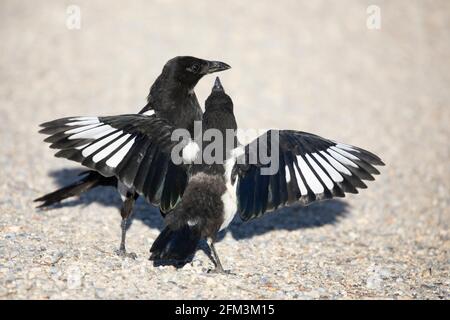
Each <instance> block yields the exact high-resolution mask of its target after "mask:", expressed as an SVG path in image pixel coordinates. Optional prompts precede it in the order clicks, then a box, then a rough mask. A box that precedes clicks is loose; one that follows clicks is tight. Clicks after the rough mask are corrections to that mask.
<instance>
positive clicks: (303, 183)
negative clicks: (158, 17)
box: [43, 78, 384, 272]
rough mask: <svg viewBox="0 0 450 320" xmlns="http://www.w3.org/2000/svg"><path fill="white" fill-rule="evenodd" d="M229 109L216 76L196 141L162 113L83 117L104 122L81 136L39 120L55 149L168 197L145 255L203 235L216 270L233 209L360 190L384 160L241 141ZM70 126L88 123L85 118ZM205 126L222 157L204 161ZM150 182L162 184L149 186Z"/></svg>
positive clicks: (245, 211) (324, 145)
mask: <svg viewBox="0 0 450 320" xmlns="http://www.w3.org/2000/svg"><path fill="white" fill-rule="evenodd" d="M233 108H234V106H233V101H232V100H231V98H230V97H229V96H228V95H227V94H226V93H225V91H224V89H223V86H222V84H221V82H220V79H219V78H217V79H216V81H215V83H214V86H213V88H212V91H211V94H210V96H209V97H208V98H207V100H206V102H205V113H204V115H203V119H202V122H201V123H202V133H203V135H202V140H200V141H199V140H198V139H197V138H195V137H194V139H191V138H189V139H182V141H181V142H180V141H179V140H177V139H176V137H175V139H174V133H175V132H177V130H178V129H177V128H176V127H174V126H173V124H171V123H170V122H169V121H167V120H166V119H162V118H159V117H146V116H143V115H121V116H112V117H97V118H94V119H91V120H90V121H93V122H95V124H96V125H97V126H109V127H111V129H113V130H112V131H111V132H110V133H109V134H108V135H105V136H101V137H93V138H92V137H91V138H89V139H87V138H84V137H80V136H78V137H76V138H73V139H70V137H71V135H73V133H71V132H68V130H71V129H70V128H72V124H73V123H74V122H79V121H86V120H84V119H80V118H63V119H59V120H55V121H52V122H48V123H46V124H44V125H43V126H44V130H45V133H48V134H51V137H54V136H56V135H58V134H59V133H60V132H64V135H65V138H64V141H62V147H60V149H62V150H61V151H59V152H58V153H59V156H61V157H64V158H67V159H71V160H75V161H78V162H82V163H87V164H90V165H91V167H93V168H95V169H96V170H99V171H100V172H101V173H102V174H103V175H105V176H115V177H117V178H118V179H119V181H121V182H122V183H123V184H124V185H125V186H127V187H128V188H132V189H133V190H135V192H137V193H138V194H140V195H143V196H144V197H145V198H146V200H147V201H149V202H150V203H154V202H155V199H156V200H157V199H163V200H164V201H169V202H170V206H171V208H173V209H172V210H171V211H170V212H168V213H167V214H166V215H165V217H164V219H165V224H166V226H165V228H164V229H163V231H162V232H161V233H160V234H159V236H158V237H157V238H156V240H155V241H154V243H153V245H152V247H151V249H150V253H151V255H150V260H154V261H160V260H178V261H185V260H186V259H188V258H189V257H190V256H192V255H193V254H194V253H195V251H196V249H197V246H198V243H199V241H200V240H201V239H206V240H207V243H208V246H209V248H210V249H211V253H212V255H213V261H214V263H215V269H214V270H212V271H215V272H225V271H224V269H223V267H222V264H221V262H220V259H219V256H218V254H217V251H216V249H215V247H214V243H215V241H216V237H217V234H218V232H219V231H221V230H223V229H225V228H226V227H228V225H229V224H230V223H231V221H232V219H233V218H234V216H235V215H236V214H237V213H239V215H240V217H241V219H242V220H244V221H248V220H251V219H255V218H258V217H261V216H263V215H264V214H265V213H266V212H270V211H273V210H276V209H278V208H281V207H283V206H289V205H292V204H294V203H301V204H304V205H307V204H310V203H312V202H315V201H319V200H325V199H331V198H334V197H344V196H345V194H346V193H358V189H364V188H367V186H366V184H365V183H364V182H363V180H374V177H373V176H374V175H377V174H379V173H380V172H379V171H378V170H377V169H376V168H375V166H378V165H379V166H381V165H384V163H383V162H382V160H381V159H380V158H379V157H378V156H376V155H374V154H373V153H371V152H369V151H366V150H364V149H361V148H359V147H355V146H352V145H348V144H344V143H339V142H336V141H333V140H329V139H325V138H322V137H320V136H317V135H314V134H311V133H307V132H301V131H294V130H274V129H271V130H268V131H267V132H265V133H264V134H262V135H260V136H259V137H257V138H256V139H255V140H253V141H252V142H250V143H249V144H247V145H241V144H240V143H239V141H238V139H237V133H236V130H237V124H236V119H235V117H234V113H233ZM88 121H89V120H88ZM79 126H80V127H85V128H89V126H91V122H89V123H87V122H85V123H82V124H80V125H79ZM86 130H91V129H86ZM208 130H215V131H214V132H216V133H217V132H218V133H220V134H222V136H223V135H225V136H226V137H227V139H226V140H227V141H226V142H223V141H222V143H221V148H222V152H221V156H219V157H218V158H219V159H221V160H223V161H220V160H219V161H215V162H210V161H208V162H207V161H206V158H205V157H204V155H205V153H206V151H207V149H208V148H209V146H210V145H211V144H213V142H211V143H210V144H204V143H203V140H205V141H211V140H209V139H206V138H205V135H206V133H207V132H208ZM230 131H231V134H230ZM83 132H84V131H83ZM75 134H77V133H75ZM275 138H276V139H275ZM51 140H52V139H51ZM215 142H216V141H214V143H215ZM219 143H220V141H219ZM216 145H217V144H216ZM261 150H263V151H264V150H265V151H266V152H267V154H265V153H264V152H261ZM213 151H214V152H211V154H214V153H215V152H216V150H215V149H214V150H213ZM177 154H178V157H177V156H176V155H177ZM267 155H269V157H267ZM179 158H181V159H182V161H181V162H180V161H179ZM161 159H163V160H161ZM203 159H204V160H205V161H204V160H203ZM267 159H269V161H267ZM215 160H217V158H215ZM166 162H170V163H171V165H173V166H174V167H175V168H177V169H178V170H180V171H182V172H184V173H185V175H186V177H187V181H186V183H180V181H177V180H170V179H167V175H166V176H164V175H158V174H157V173H158V172H159V171H161V170H166V169H167V168H166V167H164V166H161V163H166ZM275 164H277V165H275ZM273 168H276V170H272V171H270V170H269V169H273ZM155 180H162V181H164V183H157V184H156V185H158V186H161V187H160V188H158V189H155V188H151V187H150V186H152V185H155V183H154V182H155Z"/></svg>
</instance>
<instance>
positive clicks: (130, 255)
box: [116, 249, 137, 260]
mask: <svg viewBox="0 0 450 320" xmlns="http://www.w3.org/2000/svg"><path fill="white" fill-rule="evenodd" d="M116 254H117V255H118V256H119V257H122V258H130V259H133V260H136V258H137V254H136V253H134V252H126V251H125V250H121V249H118V250H116Z"/></svg>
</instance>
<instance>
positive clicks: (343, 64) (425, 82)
mask: <svg viewBox="0 0 450 320" xmlns="http://www.w3.org/2000/svg"><path fill="white" fill-rule="evenodd" d="M282 3H283V5H282V6H281V5H278V6H274V5H273V4H272V2H268V1H267V2H266V1H258V2H256V1H254V2H252V4H251V5H249V4H247V5H245V4H244V2H242V1H227V2H226V4H225V3H224V2H223V1H221V2H220V3H217V4H215V5H213V4H212V3H211V2H210V1H195V2H189V3H188V2H182V3H178V2H175V1H155V2H154V3H151V2H150V1H128V2H126V4H125V3H124V2H123V1H117V2H112V1H110V2H108V4H107V5H106V4H105V2H100V1H70V2H68V1H40V2H39V4H37V3H32V2H30V1H16V0H14V1H5V0H2V1H1V3H0V39H2V40H1V43H0V117H1V120H2V122H1V127H0V137H1V152H0V192H1V194H2V196H1V197H0V297H1V298H3V299H10V298H13V299H26V298H36V299H59V298H71V299H74V298H75V299H78V298H88V299H93V298H100V299H109V298H112V299H122V298H138V299H146V298H150V299H152V298H156V299H160V298H168V299H172V298H181V299H185V298H194V299H206V298H257V299H260V298H261V299H268V298H275V299H291V298H294V299H303V298H304V299H316V298H325V299H329V298H330V299H335V298H336V299H355V298H364V299H365V298H369V299H372V298H389V299H411V298H413V299H414V298H421V299H422V298H431V299H449V298H450V291H449V287H450V280H449V279H450V277H449V262H450V255H449V249H450V233H449V223H450V210H449V204H450V198H449V189H450V179H449V177H450V172H449V160H450V148H449V134H450V127H449V123H450V112H449V110H450V109H449V107H450V105H449V101H450V99H449V98H450V93H449V89H450V88H449V84H450V63H449V61H450V41H449V39H450V37H449V32H450V2H449V1H418V0H417V1H406V0H405V1H377V3H378V5H379V6H380V8H381V17H382V20H381V21H382V25H381V29H380V30H368V29H367V27H366V18H367V14H366V8H367V6H368V5H369V4H371V3H372V2H367V1H357V0H355V1H339V2H337V1H304V2H302V3H300V1H283V2H282ZM69 4H77V5H79V6H80V8H81V13H82V15H81V29H80V30H69V29H67V28H66V21H65V20H66V16H67V15H66V8H67V5H69ZM183 54H191V55H196V56H199V57H204V58H210V59H213V58H214V59H220V60H223V61H226V62H228V63H229V64H230V65H232V67H233V69H231V70H229V71H227V72H226V73H223V74H222V75H221V78H222V82H223V84H224V86H225V88H226V90H227V91H228V93H230V94H231V95H232V97H233V99H234V101H235V113H236V117H237V119H238V124H239V126H240V127H242V128H269V127H280V128H291V129H298V130H303V131H309V132H314V133H316V134H320V135H322V136H325V137H329V138H333V139H335V140H338V141H342V142H346V143H349V144H354V145H358V146H361V147H363V148H366V149H368V150H371V151H373V152H375V153H376V154H378V155H380V156H381V157H382V159H383V160H384V161H385V162H386V164H387V166H386V167H384V168H382V175H381V176H379V178H378V179H377V181H375V182H371V183H370V184H369V188H368V189H367V190H364V191H363V192H361V194H359V195H350V196H348V197H347V198H345V199H344V201H329V202H323V203H319V204H314V205H311V206H310V207H307V208H302V207H293V208H290V209H286V210H282V211H279V212H275V213H272V214H269V215H267V216H265V217H263V218H262V219H259V220H256V221H253V222H250V223H246V224H243V223H242V222H241V221H239V220H238V219H236V220H235V221H234V222H233V224H232V226H231V228H230V229H229V230H228V231H227V232H226V233H225V234H223V239H222V240H221V241H220V242H219V243H218V245H217V249H218V251H219V254H220V255H221V258H222V262H223V264H224V265H225V267H226V268H228V269H231V270H232V271H233V272H234V274H233V275H229V276H223V275H215V274H208V273H206V270H207V269H208V268H210V267H211V266H212V263H211V262H210V260H209V259H208V257H207V256H206V254H205V253H204V252H203V251H202V250H200V251H198V253H197V254H196V256H195V258H194V260H193V262H192V263H190V264H187V265H186V266H185V267H184V268H182V269H179V270H176V269H175V268H174V267H154V266H153V265H152V264H151V263H150V261H148V260H147V259H148V256H149V253H148V250H149V248H150V246H151V244H152V242H153V241H154V239H155V238H156V237H157V235H158V233H159V231H160V230H161V228H162V225H163V223H162V221H161V218H160V217H159V215H158V213H157V211H155V209H153V208H150V207H149V206H148V205H147V204H145V203H144V202H142V201H140V202H138V204H137V207H136V211H135V212H136V215H135V219H134V221H133V223H132V225H131V227H130V229H129V233H128V248H129V249H130V250H132V251H135V252H136V253H137V254H138V259H137V260H135V261H133V260H129V259H125V260H124V259H122V258H119V257H117V256H115V254H114V253H113V251H114V250H115V249H116V248H117V246H118V241H119V235H120V229H119V224H120V215H119V213H118V206H119V205H120V199H119V197H118V195H117V194H116V193H115V191H114V190H112V189H103V190H98V191H93V192H91V193H89V194H86V195H84V196H82V197H81V198H80V199H74V200H72V201H67V202H65V203H64V204H63V205H62V206H60V207H58V208H55V209H53V210H49V211H37V210H35V209H34V204H33V203H32V199H34V198H36V197H37V196H39V195H42V193H44V192H48V191H52V190H53V189H54V188H56V187H58V186H61V185H63V184H66V183H68V182H70V181H72V180H73V179H74V174H76V173H77V172H79V170H80V167H78V166H76V165H75V164H73V163H70V162H69V161H66V160H62V159H56V158H54V157H53V153H52V151H51V150H49V149H48V146H47V145H46V144H44V143H43V142H42V139H43V136H41V135H39V134H37V130H38V124H39V123H41V122H44V121H46V120H51V119H54V118H58V117H63V116H68V115H112V114H120V113H130V112H136V111H138V109H139V108H140V107H142V106H143V105H144V101H145V97H146V95H147V91H148V88H149V86H150V84H151V83H152V82H153V81H154V79H155V77H156V76H157V75H158V74H159V72H160V70H161V68H162V65H163V64H164V63H165V61H166V60H168V59H169V58H171V57H173V56H175V55H183ZM213 79H214V77H212V76H210V77H207V78H205V79H204V80H203V81H202V82H201V83H200V84H199V86H198V89H197V95H198V97H199V99H200V101H204V99H205V98H206V96H207V94H208V92H209V90H210V88H211V85H212V82H213Z"/></svg>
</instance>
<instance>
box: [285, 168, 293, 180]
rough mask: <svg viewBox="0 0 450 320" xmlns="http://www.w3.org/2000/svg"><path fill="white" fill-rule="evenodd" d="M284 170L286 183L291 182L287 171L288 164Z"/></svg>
mask: <svg viewBox="0 0 450 320" xmlns="http://www.w3.org/2000/svg"><path fill="white" fill-rule="evenodd" d="M284 172H286V182H287V183H289V182H291V173H290V172H289V167H288V166H285V167H284Z"/></svg>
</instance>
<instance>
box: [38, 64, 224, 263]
mask: <svg viewBox="0 0 450 320" xmlns="http://www.w3.org/2000/svg"><path fill="white" fill-rule="evenodd" d="M229 68H230V66H229V65H228V64H226V63H223V62H220V61H208V60H203V59H199V58H195V57H190V56H179V57H175V58H173V59H171V60H169V61H168V62H167V63H166V64H165V66H164V68H163V70H162V73H161V74H160V75H159V77H158V78H157V79H156V81H155V82H154V83H153V85H152V86H151V88H150V93H149V95H148V97H147V104H146V106H145V107H144V108H143V109H142V110H141V111H140V112H139V114H142V115H145V116H153V117H158V118H161V119H165V120H167V122H168V123H170V124H171V125H172V126H174V127H175V128H184V129H187V130H188V131H189V132H190V133H191V134H193V128H194V127H193V126H194V121H201V119H202V109H201V108H200V105H199V103H198V100H197V97H196V95H195V92H194V88H195V86H196V84H197V83H198V81H199V80H200V79H201V78H202V77H203V76H204V75H206V74H209V73H213V72H218V71H223V70H227V69H229ZM69 119H73V120H74V121H71V122H67V126H69V127H70V129H68V130H62V131H59V129H54V128H53V129H52V128H49V126H48V125H46V124H44V127H45V128H44V129H43V130H41V132H42V133H46V134H53V136H51V137H49V138H48V139H46V140H45V141H47V142H50V143H52V144H51V148H57V149H63V150H66V151H61V152H59V153H58V154H57V155H56V156H64V154H67V153H68V152H70V151H67V149H68V148H71V147H73V146H74V145H78V144H77V142H78V141H81V140H79V139H99V138H101V137H108V139H105V140H103V141H104V143H105V144H106V142H107V141H110V140H111V141H112V139H113V138H114V137H115V134H112V133H113V132H114V128H113V127H111V126H109V125H100V123H99V122H98V120H97V118H96V117H74V118H69ZM53 123H55V122H53ZM56 123H61V122H56ZM83 141H85V140H83ZM133 150H134V149H133ZM133 150H131V151H133ZM93 151H94V150H92V148H87V150H83V154H84V155H86V154H88V153H89V154H90V153H92V155H94V152H93ZM97 151H100V150H97ZM140 156H141V155H140V154H133V161H140V160H142V159H140V158H139V157H140ZM98 158H99V156H98V155H97V156H96V158H95V160H98ZM164 161H165V160H164V159H161V160H160V163H159V166H160V168H159V171H158V172H155V178H154V180H155V181H154V182H153V183H152V184H151V185H149V186H147V188H149V189H151V188H153V189H155V190H157V189H158V188H160V187H161V183H162V182H164V181H167V183H168V184H169V181H171V182H173V187H174V188H181V189H183V188H184V184H185V183H186V181H187V179H186V174H185V173H184V172H183V171H180V170H178V169H177V168H176V167H175V166H173V165H172V164H171V163H170V162H164ZM81 163H82V164H83V165H85V166H87V167H89V168H91V169H94V170H89V171H85V172H83V173H82V174H83V175H84V177H83V178H81V179H80V180H78V181H76V182H75V183H73V184H71V185H69V186H66V187H64V188H61V189H59V190H56V191H54V192H52V193H49V194H46V195H44V196H42V197H40V198H37V199H35V201H40V202H43V203H42V204H41V205H40V206H38V207H48V206H51V205H53V204H55V203H58V202H60V201H61V200H63V199H66V198H69V197H73V196H78V195H80V194H81V193H83V192H86V191H88V190H90V189H93V188H95V187H98V186H114V187H117V188H118V191H119V193H120V194H121V197H122V201H123V204H122V208H121V210H120V212H121V216H122V222H121V230H122V236H121V242H120V247H119V250H117V253H118V254H119V255H121V256H127V257H132V258H135V257H136V255H135V254H134V253H127V252H126V248H125V237H126V230H127V225H128V221H129V219H130V217H131V214H132V210H133V206H134V202H135V201H136V199H137V198H138V193H136V191H135V190H134V188H129V187H127V186H126V185H129V179H130V176H129V174H130V173H129V172H128V173H127V174H128V175H124V176H123V178H124V181H125V182H126V183H125V184H124V183H121V182H120V181H119V180H118V179H117V177H115V176H114V175H111V174H110V173H109V172H108V173H106V174H105V172H104V171H102V170H97V168H98V166H100V164H99V163H98V161H91V162H90V161H88V160H86V161H81ZM164 175H166V177H165V176H164ZM151 200H152V203H154V204H155V205H159V206H160V210H161V213H163V214H164V213H165V212H167V211H169V210H170V209H171V203H170V201H166V200H167V199H161V198H160V197H158V196H156V197H154V198H152V199H151Z"/></svg>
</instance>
